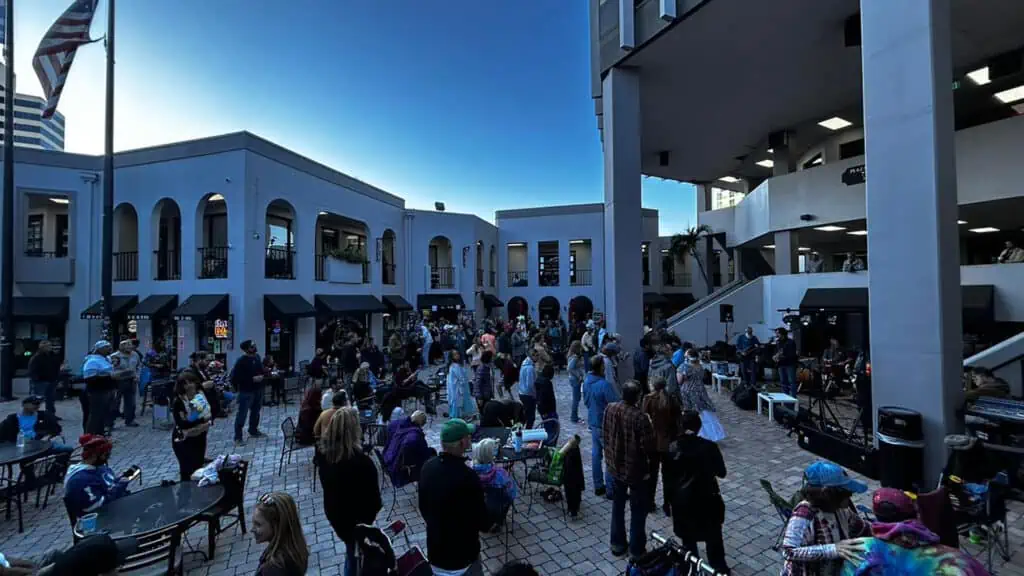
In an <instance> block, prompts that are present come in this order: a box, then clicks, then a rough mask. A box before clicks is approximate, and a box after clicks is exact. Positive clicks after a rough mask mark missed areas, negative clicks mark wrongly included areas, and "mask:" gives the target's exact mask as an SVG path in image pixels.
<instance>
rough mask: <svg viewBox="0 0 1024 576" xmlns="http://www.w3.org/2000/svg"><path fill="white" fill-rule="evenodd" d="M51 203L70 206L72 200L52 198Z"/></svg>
mask: <svg viewBox="0 0 1024 576" xmlns="http://www.w3.org/2000/svg"><path fill="white" fill-rule="evenodd" d="M50 202H53V203H54V204H70V203H71V200H68V199H67V198H50Z"/></svg>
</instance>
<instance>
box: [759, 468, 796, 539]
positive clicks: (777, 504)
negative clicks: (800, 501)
mask: <svg viewBox="0 0 1024 576" xmlns="http://www.w3.org/2000/svg"><path fill="white" fill-rule="evenodd" d="M760 482H761V488H763V489H764V491H765V492H767V493H768V500H769V501H770V502H771V504H772V506H773V507H774V508H775V512H776V513H778V515H779V519H780V520H782V529H781V530H779V535H778V537H777V538H776V539H775V545H774V546H772V550H778V549H779V547H781V546H782V538H783V537H784V536H785V535H786V524H788V523H789V517H790V516H792V515H793V503H792V502H790V501H789V500H786V499H785V498H783V497H782V496H779V494H778V493H777V492H776V491H775V488H772V483H771V482H769V481H768V480H765V479H764V478H762V479H761V480H760Z"/></svg>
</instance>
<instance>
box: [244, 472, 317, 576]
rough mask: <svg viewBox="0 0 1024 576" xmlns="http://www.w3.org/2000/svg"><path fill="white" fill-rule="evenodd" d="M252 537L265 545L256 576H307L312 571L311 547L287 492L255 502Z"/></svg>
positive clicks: (267, 495)
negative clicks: (310, 563)
mask: <svg viewBox="0 0 1024 576" xmlns="http://www.w3.org/2000/svg"><path fill="white" fill-rule="evenodd" d="M252 538H253V540H255V541H256V543H257V544H266V545H267V549H266V550H264V551H263V554H261V555H260V563H259V566H257V568H256V576H304V575H305V574H306V570H307V569H309V546H308V545H306V537H305V536H304V535H303V534H302V522H301V521H300V520H299V509H298V507H296V506H295V500H292V497H291V496H289V495H288V494H286V493H284V492H268V493H267V494H264V495H263V496H260V498H259V500H257V501H256V508H255V509H254V510H253V513H252Z"/></svg>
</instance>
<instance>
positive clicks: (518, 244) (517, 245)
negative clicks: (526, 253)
mask: <svg viewBox="0 0 1024 576" xmlns="http://www.w3.org/2000/svg"><path fill="white" fill-rule="evenodd" d="M525 246H526V243H525V242H512V243H511V244H509V245H508V247H509V248H523V247H525Z"/></svg>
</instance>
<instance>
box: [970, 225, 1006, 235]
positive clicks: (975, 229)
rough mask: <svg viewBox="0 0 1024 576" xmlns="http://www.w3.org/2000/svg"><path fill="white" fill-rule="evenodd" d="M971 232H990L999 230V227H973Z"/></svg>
mask: <svg viewBox="0 0 1024 576" xmlns="http://www.w3.org/2000/svg"><path fill="white" fill-rule="evenodd" d="M971 232H974V233H976V234H988V233H989V232H999V228H993V227H991V226H983V227H981V228H971Z"/></svg>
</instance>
